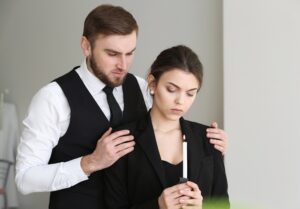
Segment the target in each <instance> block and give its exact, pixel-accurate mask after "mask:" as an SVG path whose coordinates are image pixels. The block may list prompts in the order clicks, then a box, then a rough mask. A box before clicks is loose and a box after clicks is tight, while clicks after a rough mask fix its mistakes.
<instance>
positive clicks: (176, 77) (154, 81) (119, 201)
mask: <svg viewBox="0 0 300 209" xmlns="http://www.w3.org/2000/svg"><path fill="white" fill-rule="evenodd" d="M202 77H203V73H202V64H201V63H200V61H199V59H198V57H197V55H196V54H195V53H194V52H193V51H192V50H191V49H189V48H188V47H186V46H176V47H172V48H169V49H166V50H164V51H163V52H161V53H160V54H159V55H158V57H157V58H156V60H155V61H154V63H153V64H152V66H151V69H150V73H149V76H148V84H149V88H150V93H151V94H152V95H153V106H152V109H151V110H150V111H149V113H148V115H147V116H145V117H144V118H142V119H140V120H139V121H137V122H134V123H131V124H127V125H125V126H122V127H121V129H124V128H125V129H129V130H130V132H131V134H133V135H134V138H135V142H136V145H135V148H134V151H133V152H131V153H129V154H128V155H126V156H125V157H123V158H121V159H120V160H119V161H118V162H117V163H115V164H114V165H113V166H112V167H110V168H109V169H107V170H106V172H105V182H106V192H105V195H106V201H107V207H108V208H112V209H119V208H149V209H150V208H151V209H155V208H160V209H169V208H202V200H203V202H204V203H205V202H206V200H209V199H211V198H224V200H225V205H223V207H222V208H227V207H228V208H229V201H228V193H227V179H226V174H225V168H224V163H223V157H222V154H221V152H219V151H218V150H216V149H214V147H213V145H212V144H210V143H209V141H208V139H207V137H206V129H207V126H205V125H202V124H199V123H195V122H190V121H187V120H184V119H183V118H182V116H183V115H184V114H185V113H186V112H187V111H188V110H189V108H190V107H191V105H192V103H193V102H194V100H195V98H196V95H197V92H198V91H199V89H200V87H201V84H202ZM183 139H185V140H186V141H187V143H188V179H189V181H188V182H186V183H179V178H180V177H181V176H182V160H183V151H182V150H183V148H182V146H183V145H182V144H183V143H182V141H183Z"/></svg>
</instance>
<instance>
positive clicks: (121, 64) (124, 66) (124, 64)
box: [118, 56, 127, 70]
mask: <svg viewBox="0 0 300 209" xmlns="http://www.w3.org/2000/svg"><path fill="white" fill-rule="evenodd" d="M118 68H120V69H122V70H126V69H127V60H126V57H125V56H121V57H120V59H119V60H118Z"/></svg>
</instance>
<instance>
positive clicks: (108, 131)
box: [101, 127, 112, 138]
mask: <svg viewBox="0 0 300 209" xmlns="http://www.w3.org/2000/svg"><path fill="white" fill-rule="evenodd" d="M111 132H112V128H111V127H109V129H107V131H105V133H104V134H103V135H102V137H101V138H105V137H107V136H109V134H111Z"/></svg>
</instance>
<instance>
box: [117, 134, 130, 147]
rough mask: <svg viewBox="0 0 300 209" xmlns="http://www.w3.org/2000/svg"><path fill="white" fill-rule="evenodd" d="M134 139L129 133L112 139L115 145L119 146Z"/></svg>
mask: <svg viewBox="0 0 300 209" xmlns="http://www.w3.org/2000/svg"><path fill="white" fill-rule="evenodd" d="M133 139H134V137H133V136H132V135H127V136H121V137H118V138H116V139H114V140H113V141H112V144H113V146H118V145H120V144H123V143H126V142H130V141H132V140H133Z"/></svg>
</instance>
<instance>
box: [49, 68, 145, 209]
mask: <svg viewBox="0 0 300 209" xmlns="http://www.w3.org/2000/svg"><path fill="white" fill-rule="evenodd" d="M75 69H76V68H74V69H73V70H72V71H71V72H69V73H67V74H65V75H63V76H62V77H60V78H58V79H56V80H55V81H56V82H57V83H58V84H59V86H60V87H61V89H62V90H63V92H64V94H65V96H66V98H67V100H68V102H69V106H70V109H71V117H70V124H69V127H68V130H67V132H66V133H65V135H64V136H63V137H61V138H60V139H59V142H58V144H57V146H56V147H54V148H53V150H52V155H51V158H50V161H49V164H52V163H59V162H65V161H69V160H72V159H75V158H78V157H81V156H84V155H87V154H90V153H92V152H93V150H94V149H95V147H96V143H97V141H98V139H99V138H100V137H101V136H102V134H103V133H104V132H105V131H106V130H107V129H108V128H109V127H110V124H109V121H108V120H107V118H106V116H105V115H104V113H103V112H102V110H101V109H100V107H99V106H98V104H97V103H96V101H95V100H94V98H93V97H92V96H91V94H90V93H89V91H88V89H87V88H86V86H85V85H84V83H83V82H82V80H81V79H80V77H79V75H78V74H77V73H76V71H75ZM122 87H123V95H124V111H123V119H122V124H125V123H128V122H131V121H134V120H137V119H138V118H140V117H141V116H143V115H145V114H146V113H147V108H146V105H145V102H144V98H143V94H142V92H141V90H140V87H139V84H138V82H137V80H136V78H135V77H134V76H133V75H132V74H129V73H128V75H127V77H126V79H125V81H124V83H123V86H122ZM103 187H104V184H103V176H102V172H101V171H98V172H95V173H93V174H92V175H90V177H89V179H88V180H87V181H83V182H80V183H78V184H77V185H74V186H73V187H70V188H67V189H63V190H59V191H55V192H51V194H50V204H49V208H50V209H70V208H72V209H85V208H88V209H102V208H105V207H104V199H103V192H104V188H103Z"/></svg>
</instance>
